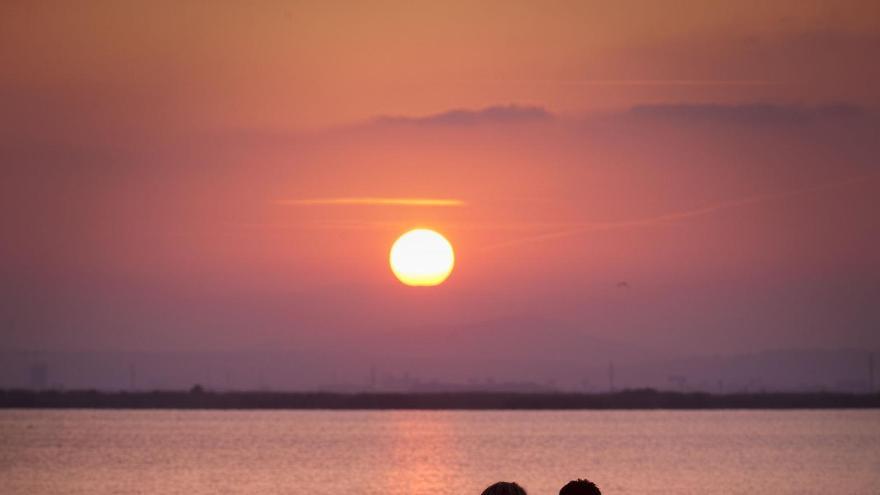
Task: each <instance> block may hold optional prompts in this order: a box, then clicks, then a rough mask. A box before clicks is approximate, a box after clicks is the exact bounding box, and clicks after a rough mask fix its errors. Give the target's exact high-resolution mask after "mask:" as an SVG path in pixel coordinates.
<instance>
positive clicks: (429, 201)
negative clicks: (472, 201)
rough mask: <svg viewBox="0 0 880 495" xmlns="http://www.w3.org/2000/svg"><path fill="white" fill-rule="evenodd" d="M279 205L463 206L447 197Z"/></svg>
mask: <svg viewBox="0 0 880 495" xmlns="http://www.w3.org/2000/svg"><path fill="white" fill-rule="evenodd" d="M276 203H277V204H280V205H288V206H352V205H364V206H441V207H445V206H465V205H466V204H467V203H465V202H464V201H462V200H460V199H449V198H376V197H360V198H311V199H280V200H278V201H276Z"/></svg>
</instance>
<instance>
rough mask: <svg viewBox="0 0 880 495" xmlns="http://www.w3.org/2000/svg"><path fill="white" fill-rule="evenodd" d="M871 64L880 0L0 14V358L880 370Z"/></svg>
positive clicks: (876, 143)
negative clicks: (168, 354) (404, 264)
mask: <svg viewBox="0 0 880 495" xmlns="http://www.w3.org/2000/svg"><path fill="white" fill-rule="evenodd" d="M878 52H880V6H878V4H877V3H876V2H808V1H791V2H788V1H770V2H768V1H763V2H736V3H735V4H732V3H730V2H706V1H699V2H674V5H670V4H669V3H666V2H663V3H658V2H650V1H646V2H614V3H607V2H589V1H585V2H508V1H505V2H462V3H457V2H357V3H352V2H247V3H242V2H228V3H227V2H186V3H183V4H180V3H178V2H142V3H139V2H121V3H120V2H77V3H72V2H39V3H34V2H18V1H11V2H4V3H3V4H2V6H0V107H2V108H3V111H2V112H0V167H2V181H0V236H2V237H0V240H2V242H0V274H2V277H0V349H2V350H4V351H10V350H39V351H74V350H76V351H127V352H136V351H215V352H230V351H235V352H238V351H247V352H251V351H253V352H259V351H264V350H273V351H277V350H279V349H281V350H284V349H287V350H295V351H297V352H304V353H308V354H310V355H312V356H326V359H327V360H329V361H331V362H333V360H334V359H337V360H340V361H342V360H345V359H349V357H350V356H351V355H355V354H365V355H368V358H365V359H366V361H382V360H384V359H391V357H392V356H397V357H400V356H409V357H410V358H412V360H411V362H410V364H408V366H409V367H410V368H411V369H413V370H415V371H416V372H418V371H419V366H420V365H419V364H418V359H416V357H418V358H419V359H421V358H424V359H425V360H433V361H432V362H433V364H432V365H431V366H432V367H433V368H432V373H435V374H437V375H442V373H443V371H442V370H443V369H444V368H450V369H451V368H454V367H456V366H457V365H459V364H460V360H461V359H464V358H463V357H462V356H468V359H470V360H471V361H470V362H478V361H479V360H480V359H481V358H482V357H486V358H487V359H498V360H505V362H507V363H508V365H509V366H513V365H512V364H510V363H523V366H525V367H526V369H527V370H528V369H534V371H535V372H536V373H537V372H539V371H540V369H541V366H544V365H543V364H541V363H547V362H549V361H554V360H556V361H558V360H567V361H571V362H577V361H578V360H579V359H596V357H595V355H596V353H597V352H598V350H600V349H608V348H609V346H611V347H614V346H621V348H623V347H625V348H627V349H638V350H639V352H643V353H648V354H651V353H653V354H656V355H710V354H717V353H730V352H757V351H763V350H768V349H779V348H808V349H839V348H848V349H877V348H878V347H880V332H878V328H880V308H878V305H877V304H876V303H877V301H878V300H880V215H878V214H877V211H878V208H877V199H876V198H877V197H878V193H880V168H878V163H877V157H878V155H880V135H878V134H880V111H878V109H880V89H878V88H880V64H877V63H876V60H875V59H876V53H878ZM408 199H419V200H421V201H407V200H408ZM436 200H439V201H436ZM415 227H428V228H433V229H435V230H437V231H439V232H442V233H443V234H444V235H445V236H446V237H447V238H448V239H449V240H450V242H451V243H452V245H453V246H454V248H455V251H456V267H455V270H454V271H453V273H452V275H451V276H450V278H449V279H448V280H447V282H445V283H444V284H442V285H440V286H437V287H433V288H412V287H406V286H403V285H402V284H400V283H399V282H398V281H397V280H396V279H395V278H394V276H393V274H392V273H391V271H390V269H389V267H388V261H387V258H388V250H389V249H390V246H391V244H392V243H393V241H394V240H395V239H396V238H397V237H398V236H399V235H400V234H402V233H403V232H405V231H407V230H409V229H411V228H415ZM615 348H616V347H615ZM591 352H592V354H591ZM340 356H349V357H340ZM414 356H415V357H414ZM426 366H427V365H426ZM529 367H531V368H529Z"/></svg>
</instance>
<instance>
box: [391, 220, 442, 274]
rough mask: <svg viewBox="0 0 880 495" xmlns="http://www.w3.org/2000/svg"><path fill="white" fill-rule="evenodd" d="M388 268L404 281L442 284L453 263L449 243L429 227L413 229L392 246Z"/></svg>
mask: <svg viewBox="0 0 880 495" xmlns="http://www.w3.org/2000/svg"><path fill="white" fill-rule="evenodd" d="M389 262H390V263H391V271H392V272H394V276H396V277H397V279H398V280H400V281H401V282H403V283H404V284H406V285H412V286H430V285H438V284H442V283H443V281H444V280H446V278H447V277H449V274H450V273H451V272H452V267H453V266H454V265H455V254H454V253H453V251H452V244H449V241H447V240H446V238H445V237H443V236H442V235H440V234H438V233H437V232H434V231H433V230H429V229H415V230H410V231H409V232H407V233H405V234H403V235H402V236H400V237H399V238H398V239H397V240H396V241H395V242H394V245H393V246H391V254H390V256H389Z"/></svg>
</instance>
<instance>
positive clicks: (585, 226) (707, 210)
mask: <svg viewBox="0 0 880 495" xmlns="http://www.w3.org/2000/svg"><path fill="white" fill-rule="evenodd" d="M877 177H880V174H877V173H873V174H867V175H862V176H858V177H850V178H847V179H843V180H839V181H834V182H827V183H824V184H819V185H816V186H812V187H805V188H801V189H791V190H788V191H780V192H775V193H767V194H758V195H755V196H748V197H744V198H738V199H732V200H728V201H722V202H719V203H715V204H711V205H708V206H704V207H702V208H697V209H693V210H687V211H680V212H674V213H668V214H665V215H659V216H655V217H647V218H640V219H636V220H629V221H622V222H596V223H577V224H572V225H571V226H570V227H569V228H567V229H563V230H556V231H551V232H545V233H543V234H538V235H535V236H529V237H524V238H520V239H513V240H510V241H506V242H501V243H498V244H493V245H490V246H487V247H486V248H485V249H486V250H492V249H497V248H503V247H508V246H515V245H519V244H527V243H531V242H538V241H545V240H550V239H556V238H560V237H568V236H572V235H577V234H584V233H587V232H597V231H607V230H619V229H629V228H636V227H646V226H652V225H659V224H664V223H671V222H677V221H682V220H688V219H691V218H697V217H703V216H707V215H711V214H714V213H717V212H719V211H723V210H728V209H733V208H738V207H743V206H748V205H754V204H761V203H766V202H770V201H776V200H782V199H785V198H790V197H794V196H802V195H806V194H813V193H818V192H821V191H825V190H829V189H837V188H841V187H846V186H849V185H852V184H857V183H861V182H865V181H868V180H873V179H876V178H877Z"/></svg>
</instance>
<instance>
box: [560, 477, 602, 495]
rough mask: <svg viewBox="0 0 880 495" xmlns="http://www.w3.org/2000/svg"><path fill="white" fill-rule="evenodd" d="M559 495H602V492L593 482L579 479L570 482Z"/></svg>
mask: <svg viewBox="0 0 880 495" xmlns="http://www.w3.org/2000/svg"><path fill="white" fill-rule="evenodd" d="M559 495H602V492H600V491H599V487H598V486H596V484H595V483H593V482H592V481H589V480H581V479H578V480H574V481H569V482H568V483H567V484H566V485H565V486H563V487H562V489H560V490H559Z"/></svg>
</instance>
